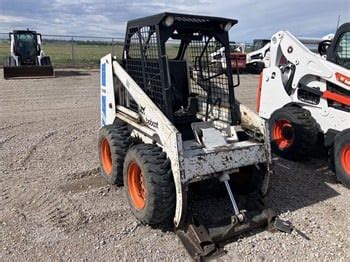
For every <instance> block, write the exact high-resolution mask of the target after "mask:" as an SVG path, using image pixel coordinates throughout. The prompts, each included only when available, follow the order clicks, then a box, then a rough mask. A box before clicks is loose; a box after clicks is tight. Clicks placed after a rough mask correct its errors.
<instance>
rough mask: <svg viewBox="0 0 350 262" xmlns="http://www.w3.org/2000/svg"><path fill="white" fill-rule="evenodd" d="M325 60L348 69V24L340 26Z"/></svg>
mask: <svg viewBox="0 0 350 262" xmlns="http://www.w3.org/2000/svg"><path fill="white" fill-rule="evenodd" d="M327 60H328V61H330V62H333V63H335V64H337V65H340V66H341V67H344V68H346V69H350V23H346V24H343V25H342V26H340V27H339V28H338V30H337V32H336V34H335V37H334V39H333V41H332V44H331V45H330V47H329V48H328V51H327Z"/></svg>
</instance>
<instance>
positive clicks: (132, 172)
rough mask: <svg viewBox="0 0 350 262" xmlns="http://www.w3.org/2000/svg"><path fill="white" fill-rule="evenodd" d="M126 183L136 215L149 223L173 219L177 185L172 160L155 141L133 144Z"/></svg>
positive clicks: (128, 157)
mask: <svg viewBox="0 0 350 262" xmlns="http://www.w3.org/2000/svg"><path fill="white" fill-rule="evenodd" d="M123 177H124V185H125V187H126V190H127V198H128V201H129V204H130V207H131V211H132V213H133V214H134V215H135V217H136V218H137V219H138V220H140V221H141V222H142V223H145V224H159V223H162V222H167V221H169V220H170V219H171V218H172V217H173V216H174V212H175V199H176V197H175V185H174V181H173V175H172V172H171V166H170V161H169V159H168V158H167V157H166V154H165V153H164V152H162V149H161V148H160V147H158V146H156V145H152V144H139V145H135V146H132V147H131V148H130V149H129V150H128V152H127V154H126V157H125V162H124V172H123Z"/></svg>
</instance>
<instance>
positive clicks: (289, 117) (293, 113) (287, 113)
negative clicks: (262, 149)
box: [269, 106, 319, 160]
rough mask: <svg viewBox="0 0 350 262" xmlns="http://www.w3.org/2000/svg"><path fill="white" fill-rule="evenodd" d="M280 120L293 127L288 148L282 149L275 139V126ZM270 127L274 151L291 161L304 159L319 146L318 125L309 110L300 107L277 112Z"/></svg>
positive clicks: (290, 107)
mask: <svg viewBox="0 0 350 262" xmlns="http://www.w3.org/2000/svg"><path fill="white" fill-rule="evenodd" d="M279 120H286V121H288V122H290V124H291V127H292V128H291V130H292V134H293V135H292V137H293V138H292V142H291V144H290V145H289V146H288V147H286V148H281V147H280V146H279V145H278V143H277V141H276V139H275V137H274V128H275V124H276V122H277V121H279ZM269 127H270V138H271V148H272V151H273V152H274V153H276V154H277V155H279V156H281V157H284V158H287V159H291V160H301V159H304V158H305V156H307V155H308V154H309V153H310V152H311V151H312V150H313V149H314V147H315V146H316V144H317V139H318V132H319V131H318V130H319V129H318V125H317V123H316V121H315V119H314V118H313V117H312V116H311V113H310V112H309V111H308V110H306V109H303V108H300V107H298V106H287V107H284V108H281V109H278V110H276V111H275V112H274V113H273V114H272V115H271V117H270V119H269Z"/></svg>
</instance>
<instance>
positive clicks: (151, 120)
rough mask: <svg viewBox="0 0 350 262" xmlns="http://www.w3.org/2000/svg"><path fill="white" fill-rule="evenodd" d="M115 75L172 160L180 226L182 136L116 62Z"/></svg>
mask: <svg viewBox="0 0 350 262" xmlns="http://www.w3.org/2000/svg"><path fill="white" fill-rule="evenodd" d="M101 65H102V63H101ZM108 66H109V65H106V67H108ZM107 72H108V70H107ZM113 73H114V74H115V76H116V77H117V78H118V79H119V80H120V82H121V84H122V85H123V86H124V87H125V89H126V90H127V91H128V93H129V94H130V95H131V96H132V98H133V99H134V100H135V102H136V103H137V104H138V107H139V113H140V119H141V122H142V124H143V125H145V126H147V127H148V128H149V129H151V130H154V134H156V135H158V137H159V139H160V142H161V146H162V147H163V149H164V151H165V152H166V153H167V155H168V158H169V159H171V169H172V172H173V177H174V182H175V187H176V211H175V217H174V223H175V225H178V224H179V223H180V222H181V219H182V218H183V217H182V216H183V211H184V205H185V204H186V203H185V199H184V194H185V192H184V191H183V188H182V183H181V175H183V174H184V167H183V166H184V163H183V149H182V139H181V134H180V133H179V132H178V131H177V129H176V128H175V127H174V126H173V124H172V123H171V122H170V121H169V119H168V118H167V117H166V116H165V115H164V113H162V111H161V110H160V109H159V107H157V106H156V105H155V103H154V102H153V101H152V100H151V99H150V98H149V97H148V96H147V95H146V93H145V92H144V91H143V90H142V88H141V87H140V86H139V85H138V84H137V83H136V82H135V80H134V79H133V78H132V77H130V75H129V74H128V73H127V72H126V71H125V70H124V69H123V67H122V66H121V65H120V64H119V63H118V62H116V61H113ZM101 77H102V69H101ZM102 79H103V78H102ZM106 79H107V83H106V86H107V89H108V88H109V86H110V84H109V83H108V76H106ZM101 85H102V81H101ZM112 85H113V83H112ZM107 94H108V90H107ZM107 103H108V95H107ZM107 114H108V109H107ZM107 122H108V117H107Z"/></svg>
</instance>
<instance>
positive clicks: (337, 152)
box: [333, 129, 350, 188]
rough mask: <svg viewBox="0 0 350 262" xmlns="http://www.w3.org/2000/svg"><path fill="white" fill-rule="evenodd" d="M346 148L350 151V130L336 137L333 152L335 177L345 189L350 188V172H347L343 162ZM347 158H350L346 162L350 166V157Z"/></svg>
mask: <svg viewBox="0 0 350 262" xmlns="http://www.w3.org/2000/svg"><path fill="white" fill-rule="evenodd" d="M346 147H347V148H348V150H350V149H349V147H350V129H346V130H344V131H342V132H341V133H339V134H338V135H337V136H336V137H335V139H334V150H333V153H334V154H333V156H334V167H335V175H336V177H337V180H338V181H339V182H341V183H342V184H343V185H344V186H345V187H347V188H350V170H346V169H345V166H344V163H343V162H342V157H343V152H344V150H345V148H346ZM347 156H348V158H347V159H346V160H345V161H347V162H346V163H348V164H349V162H350V159H349V155H347Z"/></svg>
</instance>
